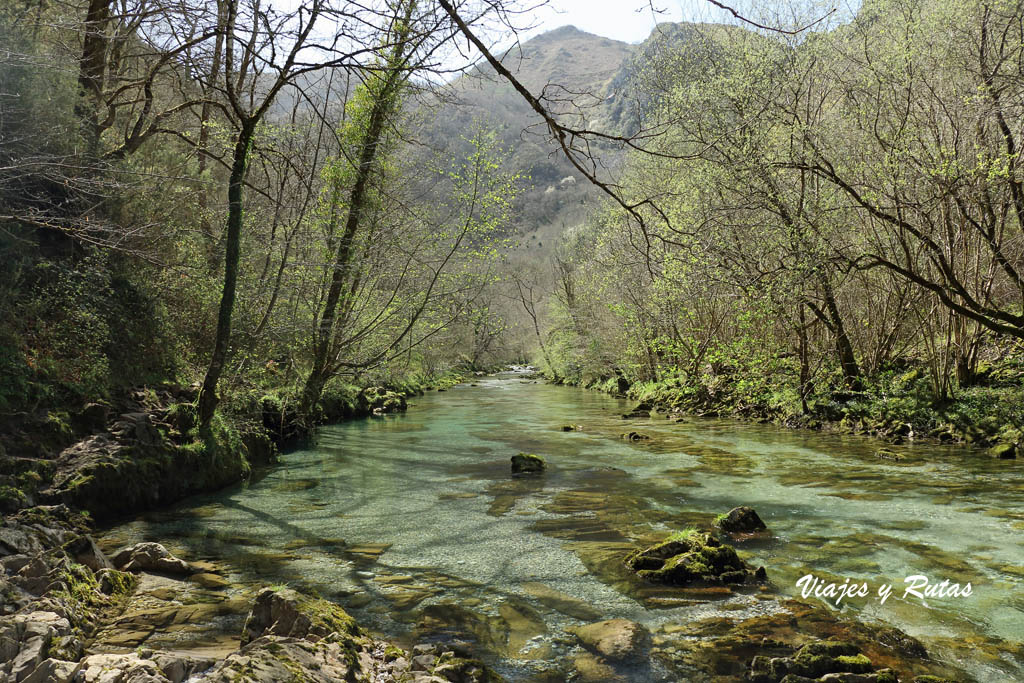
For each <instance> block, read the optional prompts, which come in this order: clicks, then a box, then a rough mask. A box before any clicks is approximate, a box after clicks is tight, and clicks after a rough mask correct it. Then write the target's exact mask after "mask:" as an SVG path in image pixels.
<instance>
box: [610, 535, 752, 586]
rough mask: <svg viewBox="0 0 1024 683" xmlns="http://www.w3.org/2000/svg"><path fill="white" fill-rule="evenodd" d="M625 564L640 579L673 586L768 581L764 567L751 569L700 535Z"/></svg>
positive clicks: (674, 539) (636, 554)
mask: <svg viewBox="0 0 1024 683" xmlns="http://www.w3.org/2000/svg"><path fill="white" fill-rule="evenodd" d="M625 562H626V566H627V567H629V568H630V569H632V570H633V571H634V572H636V575H637V576H639V577H640V578H642V579H644V580H646V581H650V582H651V583H661V584H668V585H670V586H688V585H691V584H696V585H722V584H731V585H735V584H743V583H755V582H763V581H766V580H767V574H766V572H765V570H764V567H759V568H758V569H757V570H752V569H750V567H748V566H747V565H746V563H744V562H743V560H741V559H740V558H739V556H738V555H737V554H736V550H735V549H733V548H732V547H731V546H728V545H723V544H722V543H721V542H720V541H718V539H716V538H715V537H714V536H711V535H710V534H703V533H699V532H696V531H694V532H690V533H688V534H677V535H675V536H671V537H669V539H668V540H666V541H663V542H662V543H659V544H657V545H654V546H651V547H650V548H647V549H645V550H636V551H633V552H632V553H630V554H629V555H627V556H626V560H625Z"/></svg>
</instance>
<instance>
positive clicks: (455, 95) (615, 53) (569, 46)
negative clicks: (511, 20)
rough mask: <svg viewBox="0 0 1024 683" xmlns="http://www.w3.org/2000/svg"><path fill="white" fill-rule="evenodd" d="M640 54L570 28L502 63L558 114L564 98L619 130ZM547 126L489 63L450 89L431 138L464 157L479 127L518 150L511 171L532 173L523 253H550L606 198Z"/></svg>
mask: <svg viewBox="0 0 1024 683" xmlns="http://www.w3.org/2000/svg"><path fill="white" fill-rule="evenodd" d="M637 49H638V47H637V46H636V45H630V44H629V43H624V42H621V41H617V40H612V39H610V38H602V37H600V36H596V35H592V34H590V33H586V32H584V31H580V30H579V29H577V28H575V27H573V26H563V27H562V28H558V29H555V30H553V31H549V32H547V33H544V34H541V35H539V36H537V37H535V38H532V39H530V40H529V41H526V42H524V43H522V45H521V46H519V47H517V48H514V49H512V50H509V51H508V52H507V53H506V54H505V55H504V56H503V58H502V63H503V64H504V65H505V66H507V67H508V68H509V70H510V71H512V73H514V74H515V75H516V77H517V78H518V79H519V80H520V82H521V83H522V84H523V85H525V86H526V87H527V88H528V89H529V90H530V92H531V93H533V94H534V95H538V96H539V95H542V94H544V95H546V96H547V97H548V98H549V99H548V101H549V103H550V106H552V107H553V108H554V109H555V110H559V111H562V112H563V113H567V112H568V111H569V110H570V107H569V106H568V105H567V104H566V103H565V100H568V99H572V100H574V101H575V102H576V103H577V104H578V105H579V109H578V114H577V116H578V120H580V121H581V122H583V121H585V122H586V124H587V125H588V126H590V127H598V128H601V129H608V128H612V129H617V128H618V120H617V117H621V116H623V115H624V114H623V112H626V111H628V109H629V108H628V107H625V106H623V105H621V104H619V103H617V102H616V97H617V95H618V92H617V91H616V90H615V89H613V88H612V85H613V84H614V83H619V84H622V83H624V80H625V78H626V76H625V75H624V74H623V69H624V68H625V67H626V66H627V65H628V64H630V62H631V58H632V56H633V55H634V54H635V53H636V52H637ZM559 86H560V87H559ZM545 88H547V89H546V90H545ZM613 105H615V107H614V108H613ZM540 123H541V118H540V116H538V115H537V114H536V113H535V112H534V111H533V110H532V109H530V107H529V105H528V104H527V103H526V102H525V101H524V100H523V98H522V97H521V96H520V95H519V94H518V93H517V92H515V90H514V89H513V88H512V86H511V85H509V84H508V83H506V82H504V81H503V80H501V79H499V78H497V77H496V75H495V73H494V70H493V69H492V68H491V67H490V66H489V65H484V66H481V67H479V68H477V69H476V70H475V71H474V72H472V73H471V74H468V75H466V76H463V77H461V78H459V79H458V80H456V81H455V82H454V83H453V84H452V85H451V101H449V102H447V103H446V104H444V105H443V106H441V107H440V109H439V110H438V111H437V112H436V116H434V117H431V119H430V121H429V123H428V124H427V127H426V130H425V131H424V138H425V139H426V140H427V141H428V143H429V144H430V146H432V147H434V148H438V149H448V150H450V151H455V152H459V151H460V150H461V151H465V150H464V147H465V143H464V136H468V135H470V134H471V133H472V131H473V129H474V126H475V125H483V126H485V127H487V128H489V129H491V130H494V131H496V132H497V134H498V137H499V140H500V142H501V145H502V147H504V148H508V149H510V150H511V159H510V161H509V163H510V165H511V168H512V169H513V170H516V171H518V172H520V173H522V174H523V175H524V176H525V178H524V181H523V182H522V183H521V185H520V193H519V196H518V197H517V201H516V202H515V205H514V209H515V222H516V224H515V229H514V232H515V233H516V234H517V235H518V236H519V237H520V239H521V243H522V244H523V247H524V248H526V249H535V248H538V247H539V248H542V249H545V250H546V248H547V247H549V246H553V243H554V241H555V240H556V239H557V237H558V235H560V234H561V233H562V232H563V231H564V230H566V229H567V228H569V227H571V226H573V225H577V224H579V223H580V222H582V221H583V219H584V218H585V217H586V215H587V213H588V212H589V211H590V210H592V209H593V208H594V207H595V206H596V205H597V200H598V199H599V197H601V196H602V195H601V192H600V191H599V190H597V189H596V188H594V187H593V186H592V185H590V183H588V182H586V180H585V179H584V178H583V176H582V175H581V174H580V173H579V171H577V169H575V168H574V167H573V166H572V164H571V163H570V162H569V161H568V160H567V159H565V157H564V156H563V155H562V153H561V152H560V151H559V150H558V148H557V147H556V146H555V145H554V144H550V143H549V142H548V140H547V136H546V130H545V129H544V128H543V127H542V126H541V125H539V124H540ZM599 153H600V154H599V155H600V157H601V160H602V163H603V164H604V165H606V166H608V167H609V169H610V170H614V169H615V168H616V167H617V166H619V165H620V164H621V162H622V160H623V158H624V155H623V152H622V151H621V150H619V149H617V148H613V147H607V146H605V147H602V148H601V149H599Z"/></svg>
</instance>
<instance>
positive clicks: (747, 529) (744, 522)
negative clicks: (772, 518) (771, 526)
mask: <svg viewBox="0 0 1024 683" xmlns="http://www.w3.org/2000/svg"><path fill="white" fill-rule="evenodd" d="M715 526H717V527H718V528H719V529H721V530H722V531H725V532H727V533H730V534H752V533H757V532H759V531H767V530H768V527H766V526H765V524H764V522H763V521H761V518H760V517H759V516H758V514H757V513H756V512H754V508H750V507H747V506H745V505H741V506H740V507H737V508H733V509H732V510H729V512H727V513H725V514H724V515H722V516H721V517H719V518H718V519H716V520H715Z"/></svg>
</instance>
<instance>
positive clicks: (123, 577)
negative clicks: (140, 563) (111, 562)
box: [104, 569, 139, 596]
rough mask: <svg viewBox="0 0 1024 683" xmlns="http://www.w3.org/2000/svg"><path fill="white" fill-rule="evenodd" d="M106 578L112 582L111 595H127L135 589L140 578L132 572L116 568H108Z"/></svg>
mask: <svg viewBox="0 0 1024 683" xmlns="http://www.w3.org/2000/svg"><path fill="white" fill-rule="evenodd" d="M104 576H105V578H106V580H107V581H109V582H110V585H111V588H112V589H113V590H112V591H111V595H115V596H127V595H130V594H131V593H132V591H134V590H135V586H137V585H138V583H139V579H138V577H137V576H135V575H134V574H132V573H130V572H122V571H118V570H116V569H108V570H107V571H106V572H105V574H104Z"/></svg>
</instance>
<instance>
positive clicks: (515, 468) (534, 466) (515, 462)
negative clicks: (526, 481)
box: [512, 453, 547, 474]
mask: <svg viewBox="0 0 1024 683" xmlns="http://www.w3.org/2000/svg"><path fill="white" fill-rule="evenodd" d="M545 469H547V464H546V463H545V462H544V459H543V458H541V457H540V456H538V455H533V454H532V453H518V454H516V455H513V456H512V474H540V473H541V472H543V471H544V470H545Z"/></svg>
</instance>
